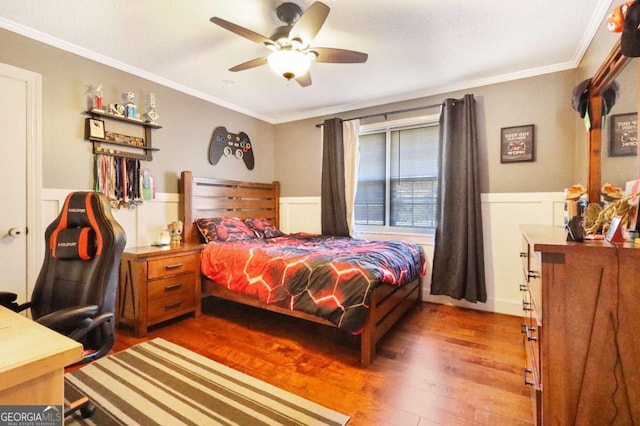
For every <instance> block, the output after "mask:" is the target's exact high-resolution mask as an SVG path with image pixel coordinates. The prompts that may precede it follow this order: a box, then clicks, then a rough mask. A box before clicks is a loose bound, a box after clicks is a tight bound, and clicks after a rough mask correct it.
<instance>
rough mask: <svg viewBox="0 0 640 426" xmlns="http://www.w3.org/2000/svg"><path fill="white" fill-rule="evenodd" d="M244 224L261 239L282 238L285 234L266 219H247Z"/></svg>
mask: <svg viewBox="0 0 640 426" xmlns="http://www.w3.org/2000/svg"><path fill="white" fill-rule="evenodd" d="M244 223H246V224H247V226H248V227H249V228H250V229H251V230H252V231H253V232H255V233H256V235H257V236H258V237H259V238H275V237H282V236H283V235H284V234H283V233H282V232H281V231H280V230H279V229H278V228H276V227H275V226H274V225H272V224H271V222H269V220H267V219H265V218H264V217H261V218H251V219H245V220H244Z"/></svg>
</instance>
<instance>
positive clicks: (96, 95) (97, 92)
mask: <svg viewBox="0 0 640 426" xmlns="http://www.w3.org/2000/svg"><path fill="white" fill-rule="evenodd" d="M92 92H93V108H94V109H98V110H100V111H103V109H102V84H96V85H94V86H93V88H92Z"/></svg>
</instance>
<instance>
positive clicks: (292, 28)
mask: <svg viewBox="0 0 640 426" xmlns="http://www.w3.org/2000/svg"><path fill="white" fill-rule="evenodd" d="M276 15H277V16H278V19H280V20H281V21H282V22H284V24H285V25H282V26H279V27H278V28H276V29H275V30H274V32H273V34H271V36H270V37H265V36H263V35H260V34H258V33H256V32H253V31H251V30H249V29H247V28H244V27H241V26H239V25H236V24H234V23H232V22H229V21H226V20H224V19H222V18H218V17H217V16H214V17H213V18H211V19H210V21H211V22H213V23H214V24H216V25H219V26H221V27H222V28H224V29H226V30H229V31H231V32H233V33H236V34H238V35H240V36H242V37H244V38H246V39H249V40H251V41H253V42H255V43H258V44H261V45H264V46H265V47H266V48H268V49H269V50H271V51H272V53H270V54H269V55H267V56H263V57H260V58H256V59H252V60H250V61H247V62H243V63H242V64H239V65H236V66H235V67H232V68H229V71H234V72H235V71H244V70H247V69H250V68H254V67H258V66H261V65H265V64H269V66H270V67H271V68H272V69H273V70H274V71H275V72H276V73H277V74H279V75H281V76H282V77H284V78H286V79H287V80H291V79H295V80H296V81H297V82H298V83H299V84H300V85H301V86H302V87H306V86H309V85H310V84H311V76H310V74H309V66H310V65H311V62H312V61H315V62H325V63H327V62H328V63H338V64H348V63H363V62H366V61H367V57H368V55H367V54H366V53H362V52H355V51H353V50H345V49H335V48H332V47H311V42H312V41H313V39H314V37H315V36H316V34H318V31H320V28H321V27H322V25H323V24H324V21H325V20H326V19H327V16H328V15H329V6H327V5H326V4H324V3H322V2H319V1H317V2H315V3H313V4H312V5H311V6H310V7H309V8H308V9H307V10H306V11H305V12H304V13H302V9H301V8H300V6H298V5H297V4H295V3H290V2H285V3H282V4H281V5H280V6H278V7H277V8H276Z"/></svg>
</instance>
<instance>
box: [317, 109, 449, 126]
mask: <svg viewBox="0 0 640 426" xmlns="http://www.w3.org/2000/svg"><path fill="white" fill-rule="evenodd" d="M439 106H442V104H433V105H425V106H420V107H415V108H406V109H397V110H395V111H388V112H379V113H376V114H369V115H363V116H360V117H355V118H347V119H346V120H342V121H351V120H362V119H365V118H371V117H378V116H380V115H384V119H385V120H386V119H387V115H393V114H402V113H405V112H412V111H419V110H421V109H429V108H435V107H439ZM323 125H324V123H319V124H316V127H322V126H323Z"/></svg>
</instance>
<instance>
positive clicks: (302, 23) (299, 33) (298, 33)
mask: <svg viewBox="0 0 640 426" xmlns="http://www.w3.org/2000/svg"><path fill="white" fill-rule="evenodd" d="M328 15H329V6H327V5H326V4H324V3H321V2H319V1H317V2H315V3H313V4H312V5H311V7H309V9H307V10H306V11H305V12H304V13H303V14H302V16H301V17H300V19H298V20H297V21H296V23H295V24H293V28H291V32H290V33H289V38H290V39H291V40H298V41H299V42H300V43H302V46H303V47H306V46H309V44H311V41H312V40H313V38H314V37H315V36H316V34H318V31H320V28H322V25H323V24H324V21H325V20H326V19H327V16H328Z"/></svg>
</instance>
